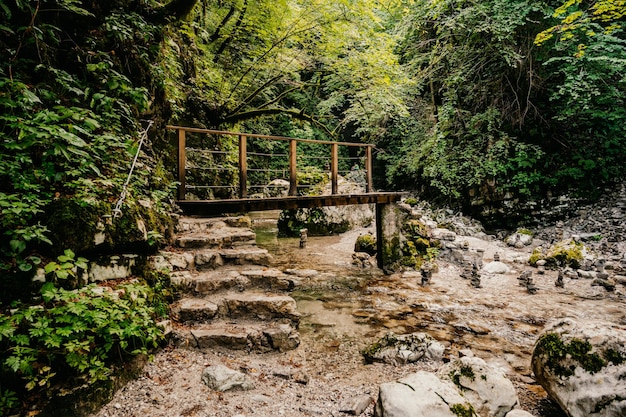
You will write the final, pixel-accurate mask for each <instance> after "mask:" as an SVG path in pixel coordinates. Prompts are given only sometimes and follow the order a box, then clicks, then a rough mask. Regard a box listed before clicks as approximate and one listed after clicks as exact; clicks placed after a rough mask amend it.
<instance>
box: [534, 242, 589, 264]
mask: <svg viewBox="0 0 626 417" xmlns="http://www.w3.org/2000/svg"><path fill="white" fill-rule="evenodd" d="M584 251H585V246H584V245H583V244H582V243H579V242H575V241H574V240H570V241H564V242H559V243H557V244H555V245H553V246H551V247H550V248H548V250H547V251H546V252H543V251H542V250H541V249H540V248H535V250H534V251H533V253H532V255H530V258H529V259H528V262H529V263H530V264H531V265H532V266H537V261H539V260H541V259H543V260H545V261H546V268H549V269H556V268H559V267H565V266H569V267H571V268H573V269H578V268H580V264H581V262H582V261H583V259H584Z"/></svg>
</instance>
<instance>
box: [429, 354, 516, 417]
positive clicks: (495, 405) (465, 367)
mask: <svg viewBox="0 0 626 417" xmlns="http://www.w3.org/2000/svg"><path fill="white" fill-rule="evenodd" d="M437 375H438V376H439V378H441V379H442V380H444V381H445V380H448V381H451V382H452V383H454V384H455V385H456V386H457V387H458V389H459V390H460V392H461V393H462V394H463V397H464V398H465V399H466V401H468V402H469V403H470V404H471V405H472V407H473V408H474V410H475V411H476V413H477V414H478V415H480V416H489V417H504V416H505V415H506V414H507V413H508V412H509V411H511V410H512V409H513V407H515V405H516V404H517V402H518V399H517V393H516V391H515V387H514V386H513V383H512V382H511V381H510V380H509V379H508V378H507V377H506V376H505V373H504V371H503V370H502V369H500V368H496V367H494V366H491V365H489V364H487V363H486V362H485V361H484V360H482V359H481V358H478V357H471V356H465V357H462V358H459V359H456V360H454V361H452V362H449V363H447V364H445V365H443V366H442V367H441V368H440V369H439V371H438V372H437Z"/></svg>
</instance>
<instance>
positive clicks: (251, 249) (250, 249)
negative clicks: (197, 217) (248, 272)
mask: <svg viewBox="0 0 626 417" xmlns="http://www.w3.org/2000/svg"><path fill="white" fill-rule="evenodd" d="M271 260H272V257H271V255H270V254H269V252H268V251H267V249H260V248H258V247H256V246H245V247H244V246H242V247H240V248H238V249H217V250H214V249H201V250H198V251H195V255H194V265H195V267H196V269H197V270H198V271H202V270H207V269H216V268H218V267H221V266H224V265H263V266H267V265H269V264H270V262H271Z"/></svg>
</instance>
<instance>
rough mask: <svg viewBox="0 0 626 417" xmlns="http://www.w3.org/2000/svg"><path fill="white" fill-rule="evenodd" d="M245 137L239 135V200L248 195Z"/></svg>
mask: <svg viewBox="0 0 626 417" xmlns="http://www.w3.org/2000/svg"><path fill="white" fill-rule="evenodd" d="M247 153H248V151H247V140H246V136H245V135H239V198H245V197H247V195H248V159H247V157H248V155H247Z"/></svg>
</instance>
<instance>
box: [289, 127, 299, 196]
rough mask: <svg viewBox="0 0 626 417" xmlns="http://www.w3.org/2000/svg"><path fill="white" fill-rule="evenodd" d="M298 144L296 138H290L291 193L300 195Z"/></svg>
mask: <svg viewBox="0 0 626 417" xmlns="http://www.w3.org/2000/svg"><path fill="white" fill-rule="evenodd" d="M297 144H298V142H297V141H296V140H295V139H290V140H289V195H298V177H297V176H296V173H297V163H298V162H297V161H298V158H297Z"/></svg>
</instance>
